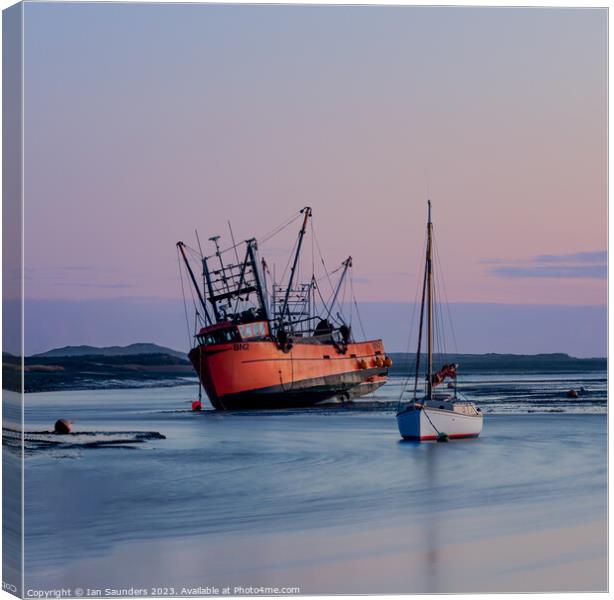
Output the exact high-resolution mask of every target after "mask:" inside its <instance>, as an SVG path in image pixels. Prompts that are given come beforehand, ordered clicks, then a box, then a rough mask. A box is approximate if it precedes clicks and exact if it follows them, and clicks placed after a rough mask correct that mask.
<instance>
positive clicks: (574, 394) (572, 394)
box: [567, 390, 578, 398]
mask: <svg viewBox="0 0 614 600" xmlns="http://www.w3.org/2000/svg"><path fill="white" fill-rule="evenodd" d="M567 397H568V398H577V397H578V392H576V390H569V391H568V392H567Z"/></svg>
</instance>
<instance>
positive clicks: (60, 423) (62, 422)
mask: <svg viewBox="0 0 614 600" xmlns="http://www.w3.org/2000/svg"><path fill="white" fill-rule="evenodd" d="M54 431H55V433H57V434H58V435H66V434H68V433H71V432H72V423H71V422H70V421H69V420H68V419H58V420H57V421H56V422H55V426H54Z"/></svg>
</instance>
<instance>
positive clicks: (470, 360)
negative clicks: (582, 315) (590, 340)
mask: <svg viewBox="0 0 614 600" xmlns="http://www.w3.org/2000/svg"><path fill="white" fill-rule="evenodd" d="M390 357H391V358H392V360H393V366H392V369H391V373H392V374H395V373H396V374H400V373H403V372H407V371H411V370H413V369H415V368H416V355H415V354H405V353H395V352H392V353H391V354H390ZM420 362H421V365H422V366H421V368H422V367H423V366H424V365H426V355H422V356H421V358H420ZM433 362H434V367H435V368H439V367H440V366H441V364H442V363H443V362H448V363H458V364H459V368H460V370H461V371H462V372H464V373H470V372H474V373H476V372H480V373H504V372H518V371H523V372H536V373H553V372H555V373H556V372H559V371H601V370H605V369H607V366H608V360H607V358H575V357H573V356H569V355H568V354H563V353H553V354H494V353H492V354H447V355H445V356H442V355H439V354H435V355H434V356H433Z"/></svg>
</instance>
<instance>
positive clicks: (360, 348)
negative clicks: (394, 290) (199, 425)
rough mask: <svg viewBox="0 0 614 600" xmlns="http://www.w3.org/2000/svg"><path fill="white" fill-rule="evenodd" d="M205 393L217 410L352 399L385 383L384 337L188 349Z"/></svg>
mask: <svg viewBox="0 0 614 600" xmlns="http://www.w3.org/2000/svg"><path fill="white" fill-rule="evenodd" d="M189 358H190V361H191V362H192V365H193V366H194V369H195V370H196V372H197V373H198V375H199V377H200V380H201V382H202V384H203V387H204V388H205V391H206V393H207V396H208V397H209V400H210V401H211V404H212V405H213V407H214V408H216V409H218V410H245V409H263V408H267V409H268V408H294V407H302V406H311V405H314V404H317V403H319V402H323V401H326V400H329V399H331V398H334V397H340V398H341V399H349V398H353V397H356V396H359V395H364V394H366V393H369V392H370V391H373V390H374V389H375V388H377V387H379V386H381V385H383V384H384V383H385V382H386V380H387V373H388V369H387V367H383V366H378V365H377V363H378V362H379V364H380V365H381V361H382V359H383V358H384V347H383V343H382V341H381V340H372V341H367V342H357V343H351V344H348V346H347V350H346V352H345V353H343V354H341V353H340V352H339V350H338V349H337V348H336V347H335V346H334V345H333V344H322V343H306V342H302V341H300V340H297V341H296V342H295V344H294V346H293V347H292V349H291V350H290V351H288V352H284V351H283V350H281V349H280V348H279V347H278V346H277V344H276V343H275V342H274V341H270V340H262V341H253V342H252V341H250V342H248V343H245V342H241V343H228V344H217V345H208V346H207V345H202V346H197V347H196V348H193V349H192V350H191V351H190V353H189Z"/></svg>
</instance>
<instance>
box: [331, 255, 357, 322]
mask: <svg viewBox="0 0 614 600" xmlns="http://www.w3.org/2000/svg"><path fill="white" fill-rule="evenodd" d="M341 264H342V265H343V272H342V273H341V277H339V283H338V284H337V289H336V290H335V295H334V296H333V299H332V301H331V303H330V306H329V308H328V312H327V313H326V319H328V317H330V313H331V312H332V310H333V307H334V306H335V302H337V296H338V295H339V291H340V290H341V286H342V285H343V280H344V279H345V275H346V273H347V272H348V269H349V268H350V267H351V266H352V257H351V256H348V257H347V258H346V259H345V260H344V261H343V263H341Z"/></svg>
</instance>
